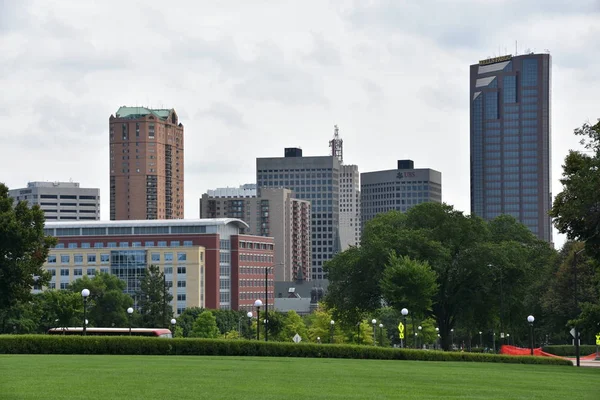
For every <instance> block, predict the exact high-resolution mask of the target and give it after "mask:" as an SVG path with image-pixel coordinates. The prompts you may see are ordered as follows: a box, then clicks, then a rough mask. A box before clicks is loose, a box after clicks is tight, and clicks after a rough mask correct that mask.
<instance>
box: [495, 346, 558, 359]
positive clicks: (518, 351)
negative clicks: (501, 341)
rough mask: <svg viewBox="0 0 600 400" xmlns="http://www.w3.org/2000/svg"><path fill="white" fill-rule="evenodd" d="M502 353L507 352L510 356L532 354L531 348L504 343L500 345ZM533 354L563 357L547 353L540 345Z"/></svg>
mask: <svg viewBox="0 0 600 400" xmlns="http://www.w3.org/2000/svg"><path fill="white" fill-rule="evenodd" d="M500 354H506V355H509V356H528V355H531V349H524V348H522V347H517V346H509V345H502V347H500ZM533 355H534V356H538V357H558V358H563V357H560V356H557V355H554V354H550V353H546V352H545V351H542V348H541V347H538V348H537V349H535V348H534V349H533Z"/></svg>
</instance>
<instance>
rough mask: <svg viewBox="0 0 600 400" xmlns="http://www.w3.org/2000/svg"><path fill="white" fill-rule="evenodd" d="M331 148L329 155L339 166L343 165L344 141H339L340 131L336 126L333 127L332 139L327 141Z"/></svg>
mask: <svg viewBox="0 0 600 400" xmlns="http://www.w3.org/2000/svg"><path fill="white" fill-rule="evenodd" d="M329 147H331V155H332V156H333V157H337V159H338V160H340V164H343V163H344V141H343V140H342V139H340V130H339V128H338V126H337V125H334V126H333V139H332V140H330V141H329Z"/></svg>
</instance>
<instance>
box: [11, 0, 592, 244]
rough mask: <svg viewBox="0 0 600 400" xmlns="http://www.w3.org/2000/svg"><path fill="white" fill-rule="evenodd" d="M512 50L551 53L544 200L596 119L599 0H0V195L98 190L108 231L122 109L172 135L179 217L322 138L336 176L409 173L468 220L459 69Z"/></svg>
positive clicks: (463, 86) (464, 102) (464, 106)
mask: <svg viewBox="0 0 600 400" xmlns="http://www.w3.org/2000/svg"><path fill="white" fill-rule="evenodd" d="M567 4H574V5H567ZM515 41H518V44H517V46H518V53H519V54H521V53H523V52H525V51H526V50H527V49H530V50H531V51H535V52H546V51H549V52H550V53H551V54H552V57H553V58H552V62H553V65H552V67H553V69H552V80H553V82H552V95H553V99H552V167H553V168H552V177H553V182H552V188H553V194H556V193H558V192H560V190H561V185H560V182H559V181H558V180H559V178H560V176H561V174H562V168H561V164H562V162H563V160H564V157H565V155H566V154H567V151H568V149H570V148H579V146H578V141H577V140H576V138H575V137H574V136H573V134H572V132H573V129H574V128H576V127H578V126H580V125H581V124H582V123H584V122H586V121H591V122H595V121H596V119H597V118H599V117H600V107H598V106H599V105H600V101H599V100H598V87H600V0H577V1H574V2H566V1H561V0H535V1H534V0H530V1H529V0H528V1H522V0H521V1H516V0H485V1H484V0H481V1H474V0H472V1H468V0H454V1H452V2H450V1H447V2H446V1H431V0H430V1H427V0H420V1H401V0H387V1H385V0H381V1H368V0H356V1H341V0H340V1H326V0H315V1H312V0H303V1H300V0H294V1H291V0H288V1H284V0H271V1H264V0H253V1H247V0H239V1H227V0H222V1H207V0H196V1H172V2H165V1H153V0H144V1H128V0H121V1H113V0H105V1H102V2H96V3H92V2H91V1H88V0H70V1H67V0H55V1H33V0H0V54H2V55H1V56H0V181H2V182H4V183H6V184H7V185H8V186H9V187H10V188H16V187H23V186H25V185H26V184H27V182H28V181H38V180H41V181H44V180H47V181H68V180H69V179H72V180H73V181H76V182H80V183H81V185H82V186H83V187H98V188H100V190H101V196H102V204H101V212H102V219H104V220H106V219H108V218H109V212H108V211H109V206H108V200H109V191H108V181H109V169H108V161H109V153H108V119H109V117H110V115H111V114H114V113H115V112H116V111H117V109H118V108H119V106H121V105H128V106H135V105H138V106H148V107H155V108H161V107H162V108H174V109H175V110H176V111H177V113H178V114H179V118H180V121H181V122H182V123H183V124H184V126H185V216H186V217H187V218H197V217H198V198H199V197H200V196H201V195H202V193H204V192H206V190H207V189H214V188H217V187H227V186H229V187H237V186H239V185H241V184H244V183H250V182H254V181H255V172H256V171H255V169H256V158H257V157H280V156H283V148H284V147H292V146H298V147H301V148H302V149H303V151H304V155H307V156H311V155H327V154H328V153H329V147H328V141H329V140H330V139H331V137H332V135H333V125H334V124H337V125H338V126H339V128H340V134H341V136H342V139H343V140H344V161H345V163H347V164H357V165H358V166H359V170H360V171H361V172H368V171H376V170H382V169H394V168H395V167H396V160H398V159H407V158H408V159H412V160H414V161H415V166H416V167H417V168H433V169H436V170H438V171H441V172H442V179H443V200H444V201H445V202H447V203H450V204H453V205H454V206H455V207H456V208H457V209H460V210H464V211H466V212H469V211H470V210H469V209H470V204H469V202H470V200H469V193H470V188H469V65H470V64H474V63H477V62H478V60H480V59H483V58H486V57H488V56H498V55H502V54H506V53H509V54H515V51H516V50H515ZM555 240H556V242H557V245H561V244H562V242H563V241H564V238H561V237H557V236H556V232H555Z"/></svg>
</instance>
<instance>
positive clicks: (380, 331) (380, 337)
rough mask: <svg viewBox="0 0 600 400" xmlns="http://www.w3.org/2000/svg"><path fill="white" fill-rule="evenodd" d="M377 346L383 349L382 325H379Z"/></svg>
mask: <svg viewBox="0 0 600 400" xmlns="http://www.w3.org/2000/svg"><path fill="white" fill-rule="evenodd" d="M379 345H380V346H382V347H383V324H379Z"/></svg>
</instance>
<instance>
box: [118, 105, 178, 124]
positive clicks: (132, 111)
mask: <svg viewBox="0 0 600 400" xmlns="http://www.w3.org/2000/svg"><path fill="white" fill-rule="evenodd" d="M172 111H173V112H174V111H175V110H174V109H172V108H157V109H153V108H146V107H125V106H122V107H119V109H118V110H117V113H116V117H117V118H130V119H135V118H141V117H145V116H146V115H149V114H152V115H154V116H156V117H158V118H160V119H162V120H164V121H166V120H167V118H169V115H170V114H171V112H172Z"/></svg>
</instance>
